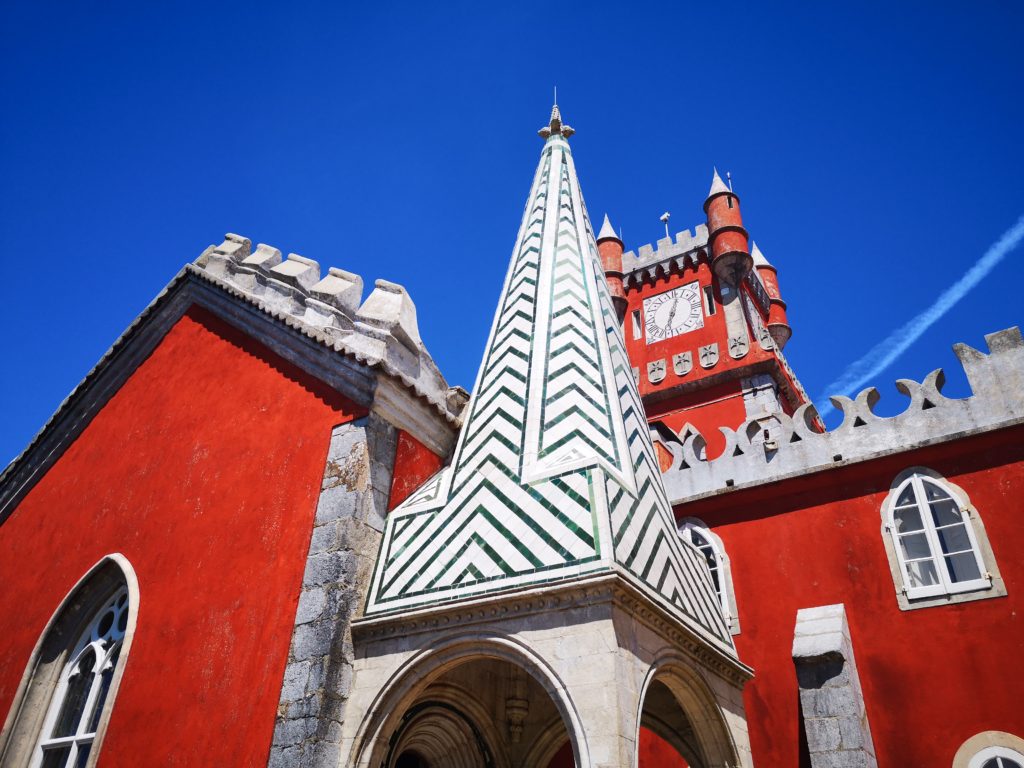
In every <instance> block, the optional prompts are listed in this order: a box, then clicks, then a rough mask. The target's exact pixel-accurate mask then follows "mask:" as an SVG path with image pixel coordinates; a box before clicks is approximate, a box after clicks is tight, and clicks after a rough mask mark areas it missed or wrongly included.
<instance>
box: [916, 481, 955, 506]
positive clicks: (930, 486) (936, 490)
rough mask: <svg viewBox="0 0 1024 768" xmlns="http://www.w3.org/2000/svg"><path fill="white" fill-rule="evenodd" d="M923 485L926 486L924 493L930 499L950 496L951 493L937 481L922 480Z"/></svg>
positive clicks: (934, 499)
mask: <svg viewBox="0 0 1024 768" xmlns="http://www.w3.org/2000/svg"><path fill="white" fill-rule="evenodd" d="M921 485H923V486H924V495H925V496H926V497H927V499H928V501H937V500H939V499H948V498H950V496H949V494H948V493H946V492H945V491H944V490H942V489H941V488H940V487H939V486H937V485H936V484H935V483H929V482H928V481H927V480H922V481H921Z"/></svg>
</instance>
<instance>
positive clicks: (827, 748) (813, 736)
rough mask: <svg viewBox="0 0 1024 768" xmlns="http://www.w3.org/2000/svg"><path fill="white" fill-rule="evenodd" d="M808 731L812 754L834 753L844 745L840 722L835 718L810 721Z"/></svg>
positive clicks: (809, 746)
mask: <svg viewBox="0 0 1024 768" xmlns="http://www.w3.org/2000/svg"><path fill="white" fill-rule="evenodd" d="M806 729H807V746H808V748H809V749H810V751H811V752H833V751H836V750H838V749H839V746H840V744H841V743H842V738H841V736H840V733H839V721H838V720H837V719H836V718H834V717H823V718H818V719H814V720H809V721H808V722H807V726H806Z"/></svg>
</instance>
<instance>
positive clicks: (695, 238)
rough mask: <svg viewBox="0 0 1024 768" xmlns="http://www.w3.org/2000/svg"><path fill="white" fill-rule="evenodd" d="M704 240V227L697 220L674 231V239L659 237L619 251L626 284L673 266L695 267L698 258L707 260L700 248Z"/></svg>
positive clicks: (704, 245) (641, 280) (639, 280)
mask: <svg viewBox="0 0 1024 768" xmlns="http://www.w3.org/2000/svg"><path fill="white" fill-rule="evenodd" d="M707 243H708V228H707V225H706V224H699V225H697V226H696V227H695V228H694V231H693V232H691V231H690V230H688V229H684V230H683V231H682V232H679V233H678V234H677V235H676V239H675V241H673V240H672V238H670V237H663V238H662V239H661V240H659V241H658V242H657V243H656V244H654V245H651V244H647V245H641V246H640V247H639V248H638V249H637V250H636V252H633V251H626V252H625V253H624V254H622V272H623V274H624V275H625V282H626V286H627V287H630V286H634V287H635V286H636V285H638V284H640V283H642V282H644V281H645V280H652V279H654V278H656V277H660V276H663V275H666V274H668V273H669V272H671V271H672V270H673V269H675V270H682V269H685V268H686V267H693V268H696V267H697V264H698V263H700V260H701V259H704V260H705V261H707V253H705V252H704V250H702V249H704V248H706V246H707Z"/></svg>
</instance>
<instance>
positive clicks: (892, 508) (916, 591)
mask: <svg viewBox="0 0 1024 768" xmlns="http://www.w3.org/2000/svg"><path fill="white" fill-rule="evenodd" d="M926 482H928V483H932V484H934V485H935V486H937V487H938V488H939V489H941V490H942V491H943V492H945V493H946V494H948V496H949V497H950V498H951V499H952V500H953V501H954V503H955V504H956V505H957V507H958V508H959V510H960V513H961V515H962V517H963V522H964V528H965V530H966V533H967V538H968V540H969V543H970V546H971V552H972V553H973V555H974V557H975V561H976V563H977V566H978V571H979V573H980V574H981V576H980V578H976V579H970V580H967V581H960V582H954V581H952V580H951V578H950V576H949V572H948V570H947V568H946V563H945V559H944V557H943V553H942V547H941V544H940V541H939V536H938V532H937V529H936V526H935V523H934V520H933V518H932V515H931V510H930V508H929V506H928V501H927V497H926V496H925V489H924V483H926ZM907 487H911V488H912V490H913V495H914V501H915V504H916V505H917V509H918V513H919V514H920V516H921V521H922V524H923V526H924V527H923V528H922V529H921V531H919V532H920V533H923V534H924V535H925V539H926V541H927V544H928V551H929V556H930V558H931V562H932V563H934V565H935V569H936V573H937V575H938V577H939V582H938V583H937V584H929V585H920V586H911V584H910V579H909V576H908V570H907V559H906V557H905V556H904V553H903V547H902V546H901V543H900V532H899V531H898V530H897V528H896V521H895V512H896V507H897V501H898V500H899V497H900V495H901V494H902V493H903V492H904V490H905V489H906V488H907ZM882 538H883V542H884V544H885V549H886V554H887V556H888V558H889V565H890V569H891V571H892V576H893V583H894V585H895V587H896V592H897V600H898V602H899V605H900V609H901V610H911V609H913V608H924V607H930V606H933V605H946V604H949V603H953V602H962V601H966V600H977V599H984V598H988V597H1000V596H1003V595H1005V594H1006V589H1005V585H1004V584H1003V581H1002V578H1001V577H1000V576H999V571H998V568H997V566H996V562H995V557H994V555H993V553H992V550H991V547H990V546H989V543H988V537H987V535H986V534H985V529H984V525H983V524H982V521H981V517H980V515H979V514H978V511H977V510H976V509H975V508H974V506H973V505H972V504H971V502H970V498H969V497H968V496H967V494H966V493H965V492H964V491H963V489H962V488H960V487H958V486H956V485H954V484H953V483H951V482H949V481H948V480H947V479H946V478H945V477H943V476H942V475H941V474H939V473H938V472H936V471H934V470H932V469H929V468H928V467H911V468H909V469H906V470H904V471H903V472H901V473H900V474H899V475H898V476H897V477H896V479H895V480H894V481H893V483H892V486H891V487H890V491H889V494H888V496H887V497H886V499H885V501H884V502H883V504H882Z"/></svg>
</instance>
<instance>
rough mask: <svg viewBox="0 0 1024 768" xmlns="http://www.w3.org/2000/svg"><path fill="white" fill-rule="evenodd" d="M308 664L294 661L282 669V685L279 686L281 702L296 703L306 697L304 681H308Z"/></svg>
mask: <svg viewBox="0 0 1024 768" xmlns="http://www.w3.org/2000/svg"><path fill="white" fill-rule="evenodd" d="M309 670H310V663H309V662H308V661H295V662H291V663H289V664H288V666H286V667H285V669H284V684H283V685H282V686H281V700H282V701H296V700H298V699H301V698H302V697H303V696H305V695H306V681H307V680H308V679H309Z"/></svg>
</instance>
